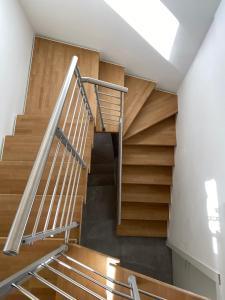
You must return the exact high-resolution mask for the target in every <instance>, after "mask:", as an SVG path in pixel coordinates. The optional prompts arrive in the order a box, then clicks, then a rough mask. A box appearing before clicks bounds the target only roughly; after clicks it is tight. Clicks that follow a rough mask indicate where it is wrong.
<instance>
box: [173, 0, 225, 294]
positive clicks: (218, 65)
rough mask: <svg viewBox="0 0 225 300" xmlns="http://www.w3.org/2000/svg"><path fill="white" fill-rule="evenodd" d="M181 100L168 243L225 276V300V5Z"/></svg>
mask: <svg viewBox="0 0 225 300" xmlns="http://www.w3.org/2000/svg"><path fill="white" fill-rule="evenodd" d="M178 98H179V114H178V120H177V149H176V156H175V170H174V178H173V191H172V207H171V221H170V228H169V233H168V240H169V242H170V243H171V244H173V245H175V246H176V247H177V248H179V249H181V250H182V251H184V252H185V253H187V254H188V255H190V256H192V257H194V258H195V259H197V260H199V261H201V262H202V263H203V264H206V265H208V266H209V268H211V269H214V270H216V271H218V272H219V273H221V274H222V293H223V296H222V299H225V0H223V1H222V2H221V4H220V6H219V8H218V10H217V13H216V16H215V20H214V22H213V24H212V25H211V28H210V30H209V32H208V34H207V36H206V38H205V40H204V42H203V44H202V46H201V48H200V50H199V52H198V54H197V56H196V58H195V60H194V62H193V64H192V66H191V68H190V70H189V72H188V74H187V75H186V78H185V79H184V81H183V83H182V85H181V87H180V89H179V91H178Z"/></svg>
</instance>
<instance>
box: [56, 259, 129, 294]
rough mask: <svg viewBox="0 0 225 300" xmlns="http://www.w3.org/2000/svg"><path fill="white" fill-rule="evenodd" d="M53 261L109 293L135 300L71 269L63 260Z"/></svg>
mask: <svg viewBox="0 0 225 300" xmlns="http://www.w3.org/2000/svg"><path fill="white" fill-rule="evenodd" d="M52 259H53V260H54V261H56V262H57V263H59V264H60V265H62V266H64V267H65V268H67V269H69V270H72V271H73V272H75V273H77V274H79V275H80V276H82V277H84V278H86V279H88V280H89V281H91V282H93V283H95V284H96V285H98V286H100V287H102V288H103V289H105V290H107V291H109V292H110V293H112V294H115V295H118V296H121V297H124V298H126V299H133V298H132V297H131V296H130V295H127V294H124V293H122V292H119V291H116V290H114V289H112V288H111V287H109V286H107V285H105V284H102V283H100V282H99V281H98V280H96V279H94V278H92V277H91V276H89V275H87V274H85V273H83V272H81V271H79V270H77V269H75V268H73V267H71V266H70V265H68V264H66V263H65V262H63V261H61V260H59V259H57V258H52Z"/></svg>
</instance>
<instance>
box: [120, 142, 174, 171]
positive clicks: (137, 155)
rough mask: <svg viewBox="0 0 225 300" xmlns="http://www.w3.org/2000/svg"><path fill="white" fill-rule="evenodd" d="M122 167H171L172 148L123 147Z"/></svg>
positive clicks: (172, 161)
mask: <svg viewBox="0 0 225 300" xmlns="http://www.w3.org/2000/svg"><path fill="white" fill-rule="evenodd" d="M123 165H143V166H146V165H151V166H173V165H174V148H173V147H162V146H142V145H137V146H133V145H125V146H123Z"/></svg>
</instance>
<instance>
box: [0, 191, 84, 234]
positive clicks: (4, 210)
mask: <svg viewBox="0 0 225 300" xmlns="http://www.w3.org/2000/svg"><path fill="white" fill-rule="evenodd" d="M21 198H22V195H14V194H5V195H2V194H1V195H0V206H1V210H0V236H1V237H7V235H8V233H9V230H10V227H11V225H12V222H13V220H14V217H15V214H16V211H17V209H18V206H19V203H20V200H21ZM41 199H42V196H40V195H38V196H36V197H35V201H34V205H33V208H32V211H31V215H30V219H29V221H28V224H27V227H26V231H25V235H26V234H31V232H32V229H33V225H34V222H35V219H36V216H37V212H38V209H39V205H40V201H41ZM50 200H51V196H50V195H47V196H46V200H45V203H46V204H45V205H44V208H43V213H42V217H41V219H40V225H39V227H38V231H41V230H43V228H44V224H45V220H46V217H47V212H48V208H49V204H50ZM58 200H59V196H58V195H57V196H56V197H55V201H54V205H53V209H52V216H51V218H50V222H49V228H51V226H52V224H53V221H54V215H55V211H56V207H57V203H58ZM61 201H62V202H61V210H60V212H59V215H58V220H59V221H58V226H59V222H60V220H61V216H62V208H63V206H64V203H65V196H63V197H62V200H61ZM69 201H70V198H69V197H68V198H67V204H68V203H69ZM82 203H83V197H81V196H77V199H76V206H75V211H74V219H75V220H76V221H77V222H80V221H81V213H82ZM65 218H66V215H65V216H64V222H65Z"/></svg>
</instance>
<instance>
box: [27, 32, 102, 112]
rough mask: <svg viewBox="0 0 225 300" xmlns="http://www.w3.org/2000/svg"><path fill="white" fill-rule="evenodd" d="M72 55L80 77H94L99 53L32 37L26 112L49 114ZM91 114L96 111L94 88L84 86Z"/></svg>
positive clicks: (97, 70)
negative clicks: (76, 59)
mask: <svg viewBox="0 0 225 300" xmlns="http://www.w3.org/2000/svg"><path fill="white" fill-rule="evenodd" d="M73 55H76V56H78V67H79V68H80V72H81V75H82V76H89V77H94V78H98V72H99V53H98V52H95V51H91V50H87V49H82V48H79V47H75V46H71V45H67V44H62V43H59V42H55V41H51V40H47V39H43V38H40V37H36V38H35V44H34V52H33V59H32V65H31V73H30V82H29V87H28V95H27V101H26V108H25V113H26V114H38V115H39V114H41V115H43V114H47V115H49V114H50V113H51V111H52V109H53V107H54V104H55V101H56V99H57V97H58V95H59V91H60V88H61V86H62V83H63V80H64V78H65V75H66V72H67V69H68V67H69V64H70V61H71V58H72V56H73ZM86 89H87V94H88V97H89V101H90V104H91V108H92V111H93V114H94V115H95V114H96V101H95V96H94V89H93V86H91V85H86Z"/></svg>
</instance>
